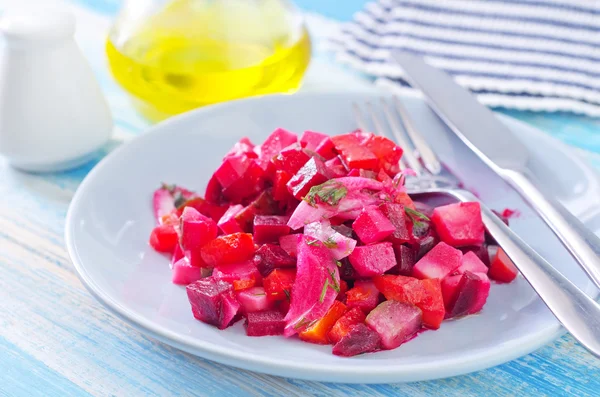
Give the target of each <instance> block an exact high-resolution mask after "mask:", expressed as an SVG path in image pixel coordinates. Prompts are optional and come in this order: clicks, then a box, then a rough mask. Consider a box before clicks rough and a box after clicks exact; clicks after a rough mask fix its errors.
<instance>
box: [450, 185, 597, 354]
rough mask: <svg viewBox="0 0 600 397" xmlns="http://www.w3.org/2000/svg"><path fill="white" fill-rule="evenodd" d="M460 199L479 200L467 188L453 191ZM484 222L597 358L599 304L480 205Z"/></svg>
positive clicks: (565, 325) (569, 329)
mask: <svg viewBox="0 0 600 397" xmlns="http://www.w3.org/2000/svg"><path fill="white" fill-rule="evenodd" d="M453 195H454V196H455V197H457V198H459V199H460V200H463V201H479V200H478V199H477V198H476V197H475V196H474V195H473V194H472V193H470V192H467V191H462V190H461V191H454V192H453ZM481 212H482V214H481V215H482V218H483V223H484V224H485V227H486V229H487V230H488V232H489V233H490V234H491V235H492V236H493V237H494V239H496V241H497V242H498V244H499V245H500V246H501V247H502V249H503V250H504V252H505V253H506V255H508V257H509V258H510V259H511V260H512V261H513V262H514V263H515V265H516V266H517V268H518V269H519V270H520V272H521V274H522V275H523V276H524V277H525V279H526V280H527V281H528V282H529V284H531V286H532V287H533V289H534V290H535V291H536V292H537V293H538V295H539V296H540V298H541V299H542V300H543V301H544V303H545V304H546V306H548V308H549V309H550V311H552V313H554V315H555V316H556V318H557V319H558V321H560V322H561V324H562V325H563V326H564V327H565V328H566V329H567V331H569V332H570V333H571V334H572V335H573V337H575V339H577V340H579V342H581V344H582V345H583V346H584V347H585V348H586V349H588V350H589V351H590V352H591V353H592V354H594V355H595V356H596V357H600V305H599V304H598V303H596V302H595V301H594V300H593V299H591V298H590V297H589V296H587V295H586V294H585V293H583V291H581V290H580V289H579V288H577V287H576V286H575V285H574V284H573V283H571V282H570V281H569V280H568V279H567V278H565V277H564V276H563V275H562V274H561V273H560V272H559V271H558V270H556V269H555V268H554V267H552V265H550V264H549V263H548V262H547V261H546V260H545V259H544V258H542V257H541V256H540V255H539V254H538V253H537V252H535V251H534V250H533V249H532V248H531V247H530V246H529V245H527V244H526V243H525V242H524V241H523V240H521V238H520V237H519V236H518V235H517V234H516V233H515V232H513V231H512V230H510V229H509V228H508V226H506V225H505V224H504V222H503V221H502V220H500V218H498V217H497V216H496V215H494V213H493V212H492V211H491V210H490V209H489V208H487V207H486V206H485V205H482V206H481Z"/></svg>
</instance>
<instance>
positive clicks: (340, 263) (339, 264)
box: [335, 261, 343, 267]
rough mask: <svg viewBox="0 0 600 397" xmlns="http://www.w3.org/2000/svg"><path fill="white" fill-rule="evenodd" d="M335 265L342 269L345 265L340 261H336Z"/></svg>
mask: <svg viewBox="0 0 600 397" xmlns="http://www.w3.org/2000/svg"><path fill="white" fill-rule="evenodd" d="M335 264H336V266H337V267H342V266H343V263H342V262H340V261H335Z"/></svg>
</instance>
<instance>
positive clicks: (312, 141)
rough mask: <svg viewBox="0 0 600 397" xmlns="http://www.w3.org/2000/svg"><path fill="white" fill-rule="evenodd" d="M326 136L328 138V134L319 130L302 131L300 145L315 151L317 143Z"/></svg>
mask: <svg viewBox="0 0 600 397" xmlns="http://www.w3.org/2000/svg"><path fill="white" fill-rule="evenodd" d="M327 138H329V135H325V134H323V133H321V132H316V131H304V134H302V137H301V138H300V145H302V147H303V148H306V149H308V150H312V151H313V152H316V151H317V147H319V144H321V142H323V141H324V140H325V139H327Z"/></svg>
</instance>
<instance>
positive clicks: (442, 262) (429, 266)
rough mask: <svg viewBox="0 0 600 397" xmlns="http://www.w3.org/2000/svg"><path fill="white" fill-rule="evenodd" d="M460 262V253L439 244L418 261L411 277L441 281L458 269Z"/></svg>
mask: <svg viewBox="0 0 600 397" xmlns="http://www.w3.org/2000/svg"><path fill="white" fill-rule="evenodd" d="M461 261H462V252H460V251H459V250H457V249H456V248H452V247H451V246H449V245H448V244H446V243H444V242H441V243H439V244H438V245H436V246H435V247H434V248H433V249H432V250H431V251H429V252H428V253H427V254H426V255H425V256H424V257H423V258H421V259H419V261H418V262H417V263H416V264H415V266H414V267H413V276H414V277H416V278H439V279H443V278H444V277H446V276H447V275H449V274H450V273H452V272H453V271H454V270H455V269H456V268H458V267H459V266H460V264H461Z"/></svg>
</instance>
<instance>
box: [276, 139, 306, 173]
mask: <svg viewBox="0 0 600 397" xmlns="http://www.w3.org/2000/svg"><path fill="white" fill-rule="evenodd" d="M310 157H311V156H309V155H308V154H307V153H306V152H305V151H304V149H302V148H301V147H300V145H298V144H295V145H292V146H289V147H286V148H285V149H283V150H282V151H281V152H279V154H277V156H275V157H273V159H272V160H271V162H272V163H273V167H274V169H275V170H282V171H285V172H288V173H290V174H292V175H294V174H295V173H296V172H298V170H299V169H300V168H302V166H303V165H304V164H306V162H307V161H308V160H310Z"/></svg>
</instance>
